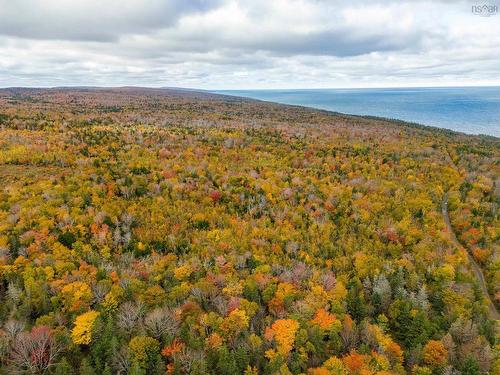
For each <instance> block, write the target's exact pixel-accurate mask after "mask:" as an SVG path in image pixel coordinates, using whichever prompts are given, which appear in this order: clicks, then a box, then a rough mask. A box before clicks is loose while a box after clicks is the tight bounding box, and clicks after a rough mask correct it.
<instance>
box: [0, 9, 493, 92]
mask: <svg viewBox="0 0 500 375" xmlns="http://www.w3.org/2000/svg"><path fill="white" fill-rule="evenodd" d="M103 4H104V5H103ZM497 56H500V14H499V15H496V16H491V17H489V18H486V17H478V16H475V15H473V14H472V13H471V3H469V2H466V1H440V2H430V1H428V2H416V1H406V2H404V1H403V2H402V1H387V0H386V1H384V0H379V1H360V0H356V1H351V2H344V1H326V0H325V1H321V0H289V1H285V0H274V1H268V0H267V1H266V0H253V1H251V0H248V1H243V0H239V1H236V0H225V1H224V0H213V1H208V0H196V1H181V0H178V1H177V0H172V1H161V0H147V1H139V0H136V1H131V0H121V1H118V0H110V1H107V2H102V1H97V0H92V1H76V0H65V1H62V0H59V1H56V0H44V1H42V0H39V1H35V0H16V1H11V0H0V86H15V85H20V86H57V85H104V86H115V85H145V86H186V87H200V88H256V87H348V86H355V87H363V86H402V85H409V86H412V85H448V84H464V85H468V84H500V64H499V61H498V60H499V59H498V57H497Z"/></svg>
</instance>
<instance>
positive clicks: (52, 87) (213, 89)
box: [0, 83, 500, 92]
mask: <svg viewBox="0 0 500 375" xmlns="http://www.w3.org/2000/svg"><path fill="white" fill-rule="evenodd" d="M482 87H484V88H486V87H500V84H498V83H495V84H491V85H489V84H485V85H481V84H480V85H467V84H464V85H442V86H424V85H422V86H343V87H307V88H303V87H302V88H290V87H289V88H268V87H266V88H197V87H185V86H142V85H118V86H99V85H62V86H0V90H8V89H72V88H74V89H77V88H87V89H125V88H136V89H154V90H168V89H177V90H190V91H208V92H215V91H273V90H356V89H359V90H365V89H366V90H368V89H418V88H429V89H433V88H482Z"/></svg>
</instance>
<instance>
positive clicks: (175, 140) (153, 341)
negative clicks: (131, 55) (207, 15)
mask: <svg viewBox="0 0 500 375" xmlns="http://www.w3.org/2000/svg"><path fill="white" fill-rule="evenodd" d="M499 203H500V139H498V138H495V137H488V136H470V135H465V134H460V133H454V132H452V131H447V130H443V129H434V128H430V127H424V126H420V125H416V124H407V123H403V122H399V121H391V120H385V119H378V118H363V117H356V116H348V115H342V114H337V113H330V112H326V111H320V110H313V109H308V108H303V107H295V106H285V105H278V104H273V103H266V102H259V101H254V100H249V99H242V98H237V97H229V96H222V95H212V94H208V93H203V92H192V91H177V90H166V89H157V90H155V89H139V88H121V89H84V88H80V89H78V88H73V89H3V90H0V374H18V373H19V374H57V375H62V374H74V375H91V374H133V375H139V374H141V375H142V374H213V375H216V374H217V375H218V374H222V375H224V374H227V375H230V374H245V375H258V374H280V375H286V374H306V375H329V374H330V375H348V374H353V375H355V374H357V375H372V374H373V375H375V374H378V375H388V374H415V375H434V374H443V375H453V374H457V375H458V374H464V375H469V374H470V375H473V374H499V373H500V344H499V341H498V338H499V326H498V308H500V259H499V247H500V241H499V240H500V216H499V212H498V208H499ZM447 221H449V225H448V223H447Z"/></svg>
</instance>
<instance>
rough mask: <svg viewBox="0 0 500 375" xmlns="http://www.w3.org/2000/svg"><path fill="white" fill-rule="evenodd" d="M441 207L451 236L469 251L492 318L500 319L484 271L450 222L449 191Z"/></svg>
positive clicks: (468, 254)
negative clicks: (458, 237) (460, 240)
mask: <svg viewBox="0 0 500 375" xmlns="http://www.w3.org/2000/svg"><path fill="white" fill-rule="evenodd" d="M441 209H442V212H443V218H444V222H445V223H446V227H447V229H448V231H449V232H450V237H451V239H452V241H453V242H454V243H455V244H456V245H457V246H458V247H459V248H461V249H464V250H465V252H466V253H467V256H468V257H469V262H470V264H471V266H472V271H473V272H474V274H475V276H476V278H477V280H478V282H479V285H480V286H481V290H482V291H483V294H484V296H485V297H486V298H487V299H488V311H489V315H490V318H491V319H493V320H500V314H499V313H498V311H497V309H496V307H495V304H494V303H493V301H492V299H491V296H490V294H489V293H488V287H487V285H486V279H485V278H484V275H483V272H482V270H481V267H479V265H478V264H477V262H476V260H475V259H474V257H473V256H472V255H471V253H470V252H469V251H468V249H466V248H464V246H463V245H462V244H461V243H460V242H459V241H458V239H457V236H456V234H455V231H454V230H453V228H452V226H451V223H450V217H449V215H448V193H445V194H444V197H443V202H442V205H441Z"/></svg>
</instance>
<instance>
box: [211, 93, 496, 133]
mask: <svg viewBox="0 0 500 375" xmlns="http://www.w3.org/2000/svg"><path fill="white" fill-rule="evenodd" d="M214 92H215V93H219V94H225V95H236V96H244V97H248V98H253V99H260V100H266V101H272V102H277V103H284V104H294V105H302V106H307V107H314V108H319V109H326V110H330V111H335V112H341V113H348V114H353V115H370V116H379V117H386V118H393V119H399V120H404V121H408V122H415V123H419V124H423V125H429V126H435V127H440V128H446V129H451V130H455V131H459V132H463V133H468V134H487V135H493V136H496V137H500V87H439V88H438V87H426V88H380V89H300V90H218V91H214Z"/></svg>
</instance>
